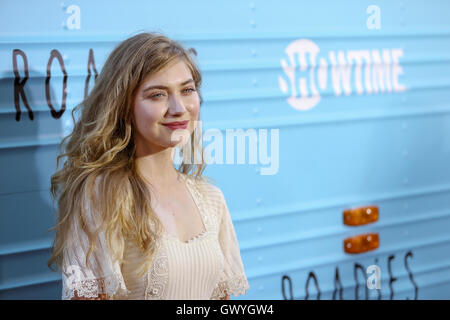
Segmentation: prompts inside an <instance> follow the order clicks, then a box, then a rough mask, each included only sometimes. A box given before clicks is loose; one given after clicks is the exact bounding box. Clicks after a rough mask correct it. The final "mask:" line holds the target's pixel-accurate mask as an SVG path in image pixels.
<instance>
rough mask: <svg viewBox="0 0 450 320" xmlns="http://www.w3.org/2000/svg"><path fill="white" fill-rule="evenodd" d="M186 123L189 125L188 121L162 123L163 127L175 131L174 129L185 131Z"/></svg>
mask: <svg viewBox="0 0 450 320" xmlns="http://www.w3.org/2000/svg"><path fill="white" fill-rule="evenodd" d="M188 123H189V120H186V121H175V122H169V123H163V125H164V126H166V127H168V128H170V129H172V130H176V129H186V128H187V126H188Z"/></svg>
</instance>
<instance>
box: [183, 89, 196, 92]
mask: <svg viewBox="0 0 450 320" xmlns="http://www.w3.org/2000/svg"><path fill="white" fill-rule="evenodd" d="M184 91H186V92H188V93H189V92H194V91H195V89H194V88H186V89H184Z"/></svg>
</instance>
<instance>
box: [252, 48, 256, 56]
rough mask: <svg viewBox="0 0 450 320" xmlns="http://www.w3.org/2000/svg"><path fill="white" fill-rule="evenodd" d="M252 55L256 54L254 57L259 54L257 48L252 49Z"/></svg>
mask: <svg viewBox="0 0 450 320" xmlns="http://www.w3.org/2000/svg"><path fill="white" fill-rule="evenodd" d="M252 56H254V57H256V56H257V53H256V50H255V49H252Z"/></svg>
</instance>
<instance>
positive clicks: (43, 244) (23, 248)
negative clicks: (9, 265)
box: [0, 240, 53, 256]
mask: <svg viewBox="0 0 450 320" xmlns="http://www.w3.org/2000/svg"><path fill="white" fill-rule="evenodd" d="M52 244H53V242H52V240H39V241H33V242H28V243H21V244H18V245H14V246H13V245H9V246H7V247H6V246H5V247H4V248H1V249H0V256H7V255H15V254H24V253H29V252H35V251H44V250H45V251H46V250H50V249H51V248H52Z"/></svg>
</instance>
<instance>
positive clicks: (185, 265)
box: [122, 230, 224, 299]
mask: <svg viewBox="0 0 450 320" xmlns="http://www.w3.org/2000/svg"><path fill="white" fill-rule="evenodd" d="M209 231H210V232H208V233H207V234H205V235H204V236H202V237H200V238H196V239H194V240H193V241H191V242H189V243H183V242H181V241H178V239H174V238H161V239H160V240H159V242H158V245H157V248H156V250H155V253H154V255H153V257H152V263H151V265H150V268H149V270H148V272H147V273H146V274H145V275H144V276H143V277H141V278H138V277H136V276H135V275H133V270H135V269H136V268H137V267H138V266H137V264H139V263H142V262H143V261H142V260H140V259H139V255H138V254H136V253H135V252H134V253H133V251H134V250H135V249H132V248H131V247H130V248H127V250H126V251H125V256H124V258H125V260H127V261H126V263H124V264H123V265H122V272H123V275H124V280H125V283H126V285H127V288H128V289H129V290H131V292H132V295H133V297H132V298H133V299H209V297H210V295H211V294H212V291H213V290H214V287H215V285H216V284H217V283H218V281H219V277H220V273H221V271H222V270H223V267H224V255H223V252H222V250H221V246H220V243H219V240H218V234H217V232H215V231H214V230H212V231H211V230H209Z"/></svg>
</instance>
